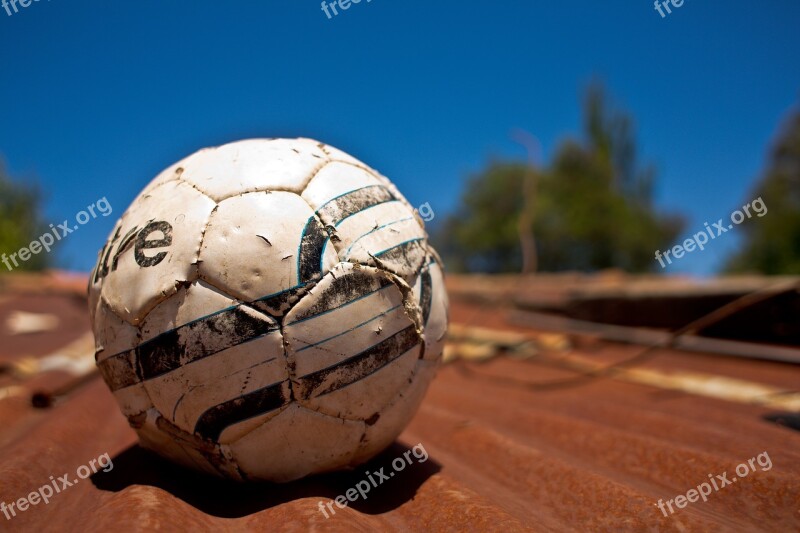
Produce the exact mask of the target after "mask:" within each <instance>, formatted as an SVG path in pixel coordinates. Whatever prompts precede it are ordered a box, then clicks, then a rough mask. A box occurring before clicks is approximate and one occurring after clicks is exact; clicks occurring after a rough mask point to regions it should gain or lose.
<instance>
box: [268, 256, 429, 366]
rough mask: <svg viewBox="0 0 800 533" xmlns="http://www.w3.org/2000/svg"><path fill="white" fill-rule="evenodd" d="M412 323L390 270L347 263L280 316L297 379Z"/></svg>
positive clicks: (340, 360)
mask: <svg viewBox="0 0 800 533" xmlns="http://www.w3.org/2000/svg"><path fill="white" fill-rule="evenodd" d="M413 326H414V323H413V322H412V321H411V319H410V318H409V317H408V315H407V314H406V313H405V312H404V302H403V295H402V293H401V292H400V290H399V289H398V287H397V286H396V285H395V284H394V283H392V281H391V278H390V277H389V275H386V274H381V273H379V272H378V271H377V270H376V269H373V268H370V267H362V266H361V265H353V264H349V263H340V264H338V265H337V266H336V267H335V268H334V269H333V270H332V271H331V272H330V273H329V274H328V275H327V276H325V278H323V280H322V281H321V282H320V283H319V284H317V285H316V286H315V287H314V288H312V289H311V290H310V291H309V294H308V295H306V296H305V297H303V299H302V300H300V302H298V303H297V304H296V305H295V306H294V307H293V308H292V310H291V311H290V312H289V313H288V314H287V315H286V317H285V318H284V320H283V332H284V336H285V341H286V350H287V358H288V359H289V361H290V362H291V364H292V367H293V368H294V374H295V376H296V377H297V378H298V379H299V378H301V377H303V376H306V375H309V374H312V373H315V372H320V371H322V370H323V369H325V368H329V367H332V366H336V365H338V364H339V363H341V362H342V361H344V360H345V359H347V358H348V357H350V356H352V355H354V354H356V353H358V352H360V351H362V350H365V349H367V348H369V347H371V346H373V345H374V344H376V343H377V342H380V341H381V340H383V339H386V338H387V337H389V336H392V335H394V334H395V333H397V332H399V331H401V330H403V329H406V328H408V327H413Z"/></svg>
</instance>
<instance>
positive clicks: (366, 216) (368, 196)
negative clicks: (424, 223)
mask: <svg viewBox="0 0 800 533" xmlns="http://www.w3.org/2000/svg"><path fill="white" fill-rule="evenodd" d="M303 198H305V199H306V201H307V202H308V203H309V204H311V206H312V207H313V208H314V209H315V210H316V213H317V215H318V216H319V218H320V220H322V222H323V224H324V225H325V227H327V228H328V231H329V232H330V233H332V235H331V241H332V242H333V244H334V245H335V246H336V249H337V251H338V252H339V257H340V259H341V260H343V261H353V262H360V263H363V264H368V265H373V266H380V267H381V268H386V269H387V270H390V271H391V272H394V273H396V274H398V275H399V276H401V277H402V278H404V279H406V280H411V279H413V278H414V277H415V274H416V272H418V271H419V269H420V268H421V266H422V263H423V261H424V256H425V252H424V249H423V248H422V246H421V243H422V242H423V241H424V240H425V238H426V235H425V231H424V229H423V228H422V227H421V226H420V225H419V224H418V223H416V218H415V217H414V210H413V209H412V208H411V206H410V205H408V204H407V202H405V201H404V200H403V199H401V198H398V197H397V196H396V195H395V194H394V193H393V192H392V191H391V190H390V189H389V188H388V187H387V186H386V185H385V184H384V183H383V182H382V181H381V180H379V179H378V178H377V177H376V176H374V175H373V174H371V173H370V172H368V171H366V170H364V169H362V168H358V167H354V166H353V165H349V164H345V163H337V162H334V163H330V164H329V165H328V166H326V167H325V168H323V169H322V170H321V171H320V172H319V173H318V174H317V175H316V177H314V179H313V180H311V182H310V183H309V184H308V187H306V189H305V190H304V191H303ZM354 244H355V245H354Z"/></svg>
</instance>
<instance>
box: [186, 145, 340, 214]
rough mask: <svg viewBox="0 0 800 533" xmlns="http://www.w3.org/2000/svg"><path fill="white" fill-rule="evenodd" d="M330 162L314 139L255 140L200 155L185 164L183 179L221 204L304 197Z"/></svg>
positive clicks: (220, 147) (224, 146) (189, 159)
mask: <svg viewBox="0 0 800 533" xmlns="http://www.w3.org/2000/svg"><path fill="white" fill-rule="evenodd" d="M327 162H328V158H327V156H326V155H325V152H323V151H322V150H321V149H320V148H319V145H318V143H316V142H315V141H312V140H310V139H251V140H246V141H239V142H235V143H230V144H225V145H223V146H219V147H217V148H213V149H210V150H203V151H200V152H197V153H196V154H194V155H193V156H190V157H189V158H187V159H186V160H185V161H184V162H183V173H182V174H181V179H183V180H185V181H186V182H188V183H191V184H192V185H194V186H195V187H197V188H198V189H200V190H201V191H203V192H204V193H206V194H207V195H209V196H210V197H211V198H213V199H214V200H215V201H217V202H220V201H222V200H224V199H226V198H230V197H232V196H236V195H240V194H243V193H247V192H256V191H276V190H285V191H293V192H297V193H300V192H301V191H302V190H303V187H304V186H305V184H306V183H307V182H308V181H309V180H310V179H311V178H312V177H313V176H314V174H315V173H316V172H317V171H318V170H319V169H320V168H322V167H323V166H324V165H325V164H326V163H327Z"/></svg>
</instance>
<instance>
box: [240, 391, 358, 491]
mask: <svg viewBox="0 0 800 533" xmlns="http://www.w3.org/2000/svg"><path fill="white" fill-rule="evenodd" d="M363 435H364V423H363V422H357V421H351V420H342V419H339V418H334V417H331V416H327V415H323V414H320V413H316V412H314V411H310V410H308V409H306V408H304V407H301V406H299V405H297V404H293V405H291V406H289V407H288V408H286V409H285V410H284V411H283V412H281V413H280V414H279V415H278V416H276V417H275V418H273V419H272V420H270V421H269V423H267V424H264V425H262V426H261V427H259V428H257V429H255V430H253V431H251V432H250V433H248V434H247V435H246V436H244V437H243V438H241V439H240V440H238V441H236V442H233V443H231V444H230V450H231V456H232V457H233V459H234V461H236V463H237V464H238V465H239V468H240V469H241V471H242V472H245V474H246V475H247V476H248V477H252V478H257V479H264V480H268V481H275V482H287V481H292V480H295V479H299V478H301V477H303V476H306V475H308V474H311V473H317V472H326V471H330V470H335V469H338V468H342V467H344V466H347V465H348V464H349V463H350V460H351V458H352V457H353V455H354V453H355V451H356V450H357V449H358V446H359V442H360V441H361V437H362V436H363Z"/></svg>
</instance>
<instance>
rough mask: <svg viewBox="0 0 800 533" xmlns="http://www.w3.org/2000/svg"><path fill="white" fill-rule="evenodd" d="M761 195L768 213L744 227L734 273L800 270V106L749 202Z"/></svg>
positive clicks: (787, 123)
mask: <svg viewBox="0 0 800 533" xmlns="http://www.w3.org/2000/svg"><path fill="white" fill-rule="evenodd" d="M759 197H760V198H761V199H762V201H763V202H764V204H765V205H766V206H767V213H766V214H765V215H764V216H763V217H761V218H754V219H752V220H750V221H748V223H747V224H742V225H741V226H740V228H741V230H742V232H744V244H743V246H742V248H741V251H740V252H739V253H738V254H735V255H734V256H733V257H732V258H731V260H730V262H729V263H728V265H727V270H728V271H730V272H753V271H755V272H761V273H763V274H792V275H797V274H798V273H800V109H795V110H793V111H792V112H790V114H789V117H788V118H787V120H786V121H785V122H784V125H783V127H782V128H781V129H780V130H779V134H778V138H777V141H776V142H775V144H774V147H773V149H772V150H771V153H770V154H769V159H768V162H767V167H766V169H765V171H764V174H763V177H762V178H761V180H760V181H759V182H758V183H757V185H756V187H755V190H754V191H753V192H752V193H751V196H750V198H748V200H747V201H751V200H753V199H755V198H759Z"/></svg>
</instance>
